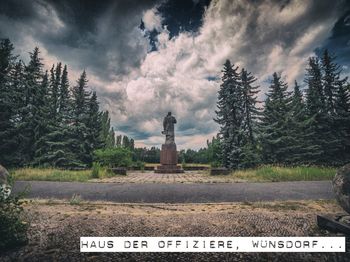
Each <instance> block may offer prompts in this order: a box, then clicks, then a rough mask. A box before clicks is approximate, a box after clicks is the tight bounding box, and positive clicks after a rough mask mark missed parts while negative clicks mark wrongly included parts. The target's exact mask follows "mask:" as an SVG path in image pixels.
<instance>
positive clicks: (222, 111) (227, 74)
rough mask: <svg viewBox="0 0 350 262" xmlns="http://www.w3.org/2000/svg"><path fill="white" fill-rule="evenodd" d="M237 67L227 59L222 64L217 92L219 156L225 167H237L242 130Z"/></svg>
mask: <svg viewBox="0 0 350 262" xmlns="http://www.w3.org/2000/svg"><path fill="white" fill-rule="evenodd" d="M237 70H238V67H234V65H232V64H231V62H230V61H229V60H227V61H226V62H225V64H224V68H223V76H222V84H221V86H220V90H219V93H218V102H217V108H218V109H217V111H215V112H216V115H217V117H216V119H214V120H215V121H216V122H217V123H218V124H219V125H220V131H219V135H220V140H221V149H222V151H221V158H222V164H223V166H225V167H228V168H231V169H236V168H238V164H239V159H240V154H241V143H242V136H243V134H242V132H241V130H240V124H241V121H242V101H241V96H242V91H241V86H240V79H239V74H238V73H237Z"/></svg>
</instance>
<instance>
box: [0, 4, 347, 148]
mask: <svg viewBox="0 0 350 262" xmlns="http://www.w3.org/2000/svg"><path fill="white" fill-rule="evenodd" d="M0 37H1V38H10V40H11V41H12V42H13V43H14V45H15V48H16V49H15V52H16V53H17V54H19V55H20V57H21V59H23V60H24V61H28V52H29V51H31V50H33V48H34V47H35V46H38V47H39V48H40V50H41V55H42V57H43V58H44V63H45V66H46V67H47V68H50V67H51V66H52V64H54V63H57V62H58V61H62V62H63V63H65V64H67V65H68V68H69V73H70V82H71V85H74V84H75V81H76V79H77V78H78V77H79V75H80V73H81V72H82V70H84V69H85V70H86V71H87V74H88V78H89V83H88V84H89V88H91V89H93V90H96V92H97V94H98V96H99V102H100V107H101V108H102V109H104V110H109V112H110V114H111V118H112V123H113V126H114V128H115V129H116V131H117V133H121V134H127V135H129V136H131V137H133V138H134V139H135V140H136V142H137V145H139V146H153V145H155V146H160V144H161V143H162V142H163V140H164V137H162V136H161V134H160V132H161V126H162V125H161V123H162V119H163V117H164V116H165V115H166V113H167V112H168V111H172V112H173V114H174V115H175V116H176V118H177V120H178V124H177V126H176V132H177V138H176V142H177V144H178V147H179V148H199V147H203V146H205V143H206V140H207V139H208V138H211V137H212V136H213V135H215V134H216V132H217V130H218V126H217V124H216V123H215V122H214V121H213V118H214V117H215V113H214V110H215V104H216V98H217V91H218V88H219V85H220V75H221V69H222V64H223V63H224V61H225V60H226V59H230V60H231V61H232V62H233V63H235V64H237V65H238V66H240V67H244V68H246V69H248V70H249V71H251V72H253V74H254V75H255V76H257V77H258V79H259V82H258V84H259V85H260V88H261V92H260V98H261V99H263V97H264V92H265V91H266V89H267V86H268V81H269V77H270V75H271V74H272V73H273V72H275V71H276V72H278V73H281V74H282V76H283V77H284V79H285V80H286V81H287V82H288V83H289V84H292V83H293V82H294V80H298V81H300V82H302V79H303V76H304V68H305V63H306V59H307V57H309V56H311V55H315V54H318V53H319V52H320V50H322V49H323V48H325V47H327V48H329V49H330V50H331V52H335V53H336V54H337V56H338V61H339V63H341V64H342V65H343V69H344V73H346V74H347V73H349V71H350V1H346V0H333V1H329V0H313V1H312V0H294V1H293V0H285V1H279V0H266V1H263V0H238V1H236V0H234V1H233V0H212V1H210V0H186V1H185V0H176V1H175V0H168V1H166V0H104V1H92V0H89V1H87V0H63V1H55V0H33V1H26V0H22V1H21V0H1V3H0Z"/></svg>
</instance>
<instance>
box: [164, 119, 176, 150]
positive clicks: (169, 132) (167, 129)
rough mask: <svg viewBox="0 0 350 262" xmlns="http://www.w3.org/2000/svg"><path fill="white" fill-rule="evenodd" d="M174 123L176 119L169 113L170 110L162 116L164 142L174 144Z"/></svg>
mask: <svg viewBox="0 0 350 262" xmlns="http://www.w3.org/2000/svg"><path fill="white" fill-rule="evenodd" d="M174 124H176V119H175V117H173V116H172V115H171V112H168V115H167V116H166V117H164V120H163V128H164V131H162V134H163V135H165V144H166V145H168V144H174V143H175V131H174Z"/></svg>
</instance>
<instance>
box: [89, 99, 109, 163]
mask: <svg viewBox="0 0 350 262" xmlns="http://www.w3.org/2000/svg"><path fill="white" fill-rule="evenodd" d="M101 118H102V117H101V113H100V112H99V106H98V102H97V96H96V92H93V93H92V96H91V98H90V100H89V101H88V111H87V122H86V127H87V133H88V135H87V142H88V146H89V147H88V150H87V154H89V155H90V156H89V159H88V160H87V163H90V162H92V157H93V156H92V153H93V151H94V150H96V149H100V148H103V147H104V146H105V144H104V141H103V140H102V138H101V132H102V121H101Z"/></svg>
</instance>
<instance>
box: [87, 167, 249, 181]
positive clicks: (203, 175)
mask: <svg viewBox="0 0 350 262" xmlns="http://www.w3.org/2000/svg"><path fill="white" fill-rule="evenodd" d="M90 182H100V183H136V184H143V183H164V184H173V183H183V184H191V183H234V182H245V181H244V180H242V179H238V178H235V177H234V176H210V175H209V170H201V171H186V172H185V173H179V174H159V173H154V172H153V171H144V172H141V171H128V175H127V176H114V177H110V178H104V179H92V180H90Z"/></svg>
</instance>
